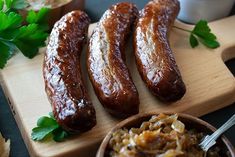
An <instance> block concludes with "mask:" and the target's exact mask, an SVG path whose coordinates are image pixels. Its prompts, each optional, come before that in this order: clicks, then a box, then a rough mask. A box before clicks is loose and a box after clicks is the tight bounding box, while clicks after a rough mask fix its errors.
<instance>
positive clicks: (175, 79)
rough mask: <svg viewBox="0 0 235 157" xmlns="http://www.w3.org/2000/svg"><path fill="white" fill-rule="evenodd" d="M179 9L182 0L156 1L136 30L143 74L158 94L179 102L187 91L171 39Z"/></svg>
mask: <svg viewBox="0 0 235 157" xmlns="http://www.w3.org/2000/svg"><path fill="white" fill-rule="evenodd" d="M178 12H179V2H178V0H153V1H150V2H149V3H148V4H147V5H146V6H145V8H144V9H143V10H142V11H141V12H140V17H139V19H138V21H137V23H136V29H135V33H134V49H135V50H134V51H135V57H136V62H137V67H138V70H139V73H140V75H141V77H142V79H143V80H144V82H145V83H146V85H147V86H148V88H149V89H150V90H151V91H152V92H153V94H154V95H156V96H157V97H159V98H160V99H161V100H163V101H176V100H178V99H180V98H181V97H182V96H183V95H184V94H185V92H186V88H185V85H184V82H183V80H182V78H181V75H180V72H179V69H178V67H177V65H176V62H175V59H174V56H173V53H172V50H171V48H170V45H169V41H168V33H169V31H170V29H171V27H172V25H173V23H174V20H175V18H176V16H177V14H178Z"/></svg>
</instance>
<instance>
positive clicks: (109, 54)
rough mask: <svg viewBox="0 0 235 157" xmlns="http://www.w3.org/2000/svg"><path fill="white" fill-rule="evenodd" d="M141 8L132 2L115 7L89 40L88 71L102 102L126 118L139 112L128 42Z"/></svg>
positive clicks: (111, 110)
mask: <svg viewBox="0 0 235 157" xmlns="http://www.w3.org/2000/svg"><path fill="white" fill-rule="evenodd" d="M137 15H138V10H137V8H136V6H135V5H133V4H131V3H118V4H116V5H113V6H111V8H110V9H109V10H107V11H106V12H105V13H104V15H103V17H102V18H101V20H100V22H99V24H98V25H97V27H96V28H95V29H94V31H93V34H92V36H91V38H90V42H89V50H88V58H87V65H88V73H89V77H90V80H91V82H92V85H93V88H94V90H95V92H96V95H97V96H98V98H99V100H100V102H101V104H102V105H103V106H104V107H105V109H107V110H108V111H109V112H110V113H111V114H113V115H114V116H117V117H125V116H129V115H132V114H136V113H138V111H139V95H138V92H137V89H136V87H135V85H134V83H133V81H132V78H131V76H130V73H129V71H128V69H127V66H126V64H125V54H124V51H125V47H124V46H125V42H126V40H127V38H128V35H129V33H130V31H131V25H132V24H133V22H134V21H135V19H136V16H137Z"/></svg>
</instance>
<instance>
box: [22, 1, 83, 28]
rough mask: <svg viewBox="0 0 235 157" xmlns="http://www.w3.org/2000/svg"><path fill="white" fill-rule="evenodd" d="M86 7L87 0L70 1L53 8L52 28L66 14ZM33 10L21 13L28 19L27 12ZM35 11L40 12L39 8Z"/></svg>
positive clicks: (51, 12)
mask: <svg viewBox="0 0 235 157" xmlns="http://www.w3.org/2000/svg"><path fill="white" fill-rule="evenodd" d="M84 6H85V0H68V1H67V2H64V3H62V4H59V5H57V6H55V7H52V8H51V11H50V15H49V19H48V23H49V26H50V28H52V27H53V25H54V24H55V22H56V21H58V20H59V19H60V18H61V17H62V16H63V15H65V14H66V13H68V12H70V11H72V10H83V9H84ZM31 9H32V7H29V8H26V9H25V10H21V11H20V13H21V14H22V15H23V17H26V14H27V11H28V10H31ZM33 10H35V11H38V9H37V8H34V9H33Z"/></svg>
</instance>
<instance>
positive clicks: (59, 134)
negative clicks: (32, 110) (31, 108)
mask: <svg viewBox="0 0 235 157" xmlns="http://www.w3.org/2000/svg"><path fill="white" fill-rule="evenodd" d="M68 136H69V133H68V132H66V131H65V130H63V129H62V127H60V126H59V124H58V123H57V122H56V120H55V118H54V116H53V114H52V113H51V112H50V113H49V117H47V116H43V117H41V118H39V119H38V120H37V127H35V128H33V129H32V133H31V138H32V139H33V140H35V141H41V140H44V139H46V138H52V139H53V140H54V141H56V142H61V141H63V140H64V139H65V138H66V137H68Z"/></svg>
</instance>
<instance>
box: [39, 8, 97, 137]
mask: <svg viewBox="0 0 235 157" xmlns="http://www.w3.org/2000/svg"><path fill="white" fill-rule="evenodd" d="M89 23H90V19H89V17H88V16H87V15H86V13H84V12H82V11H73V12H70V13H68V14H67V15H65V16H63V17H62V18H61V19H60V20H59V21H58V22H57V23H56V24H55V25H54V28H53V30H52V32H51V35H50V41H49V44H48V46H47V51H46V54H45V58H44V68H43V75H44V81H45V90H46V93H47V95H48V98H49V101H50V103H51V105H52V109H53V113H54V116H55V118H56V120H57V122H58V123H59V124H60V125H61V126H62V127H63V128H64V129H65V130H67V131H69V132H72V133H76V132H82V131H87V130H89V129H91V128H92V127H93V126H94V125H95V124H96V116H95V109H94V107H93V106H92V103H91V101H90V99H89V96H88V93H87V91H86V89H85V86H84V83H83V79H82V76H81V67H80V56H81V53H82V47H83V46H82V45H83V43H84V41H85V39H86V35H87V30H88V26H89Z"/></svg>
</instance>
